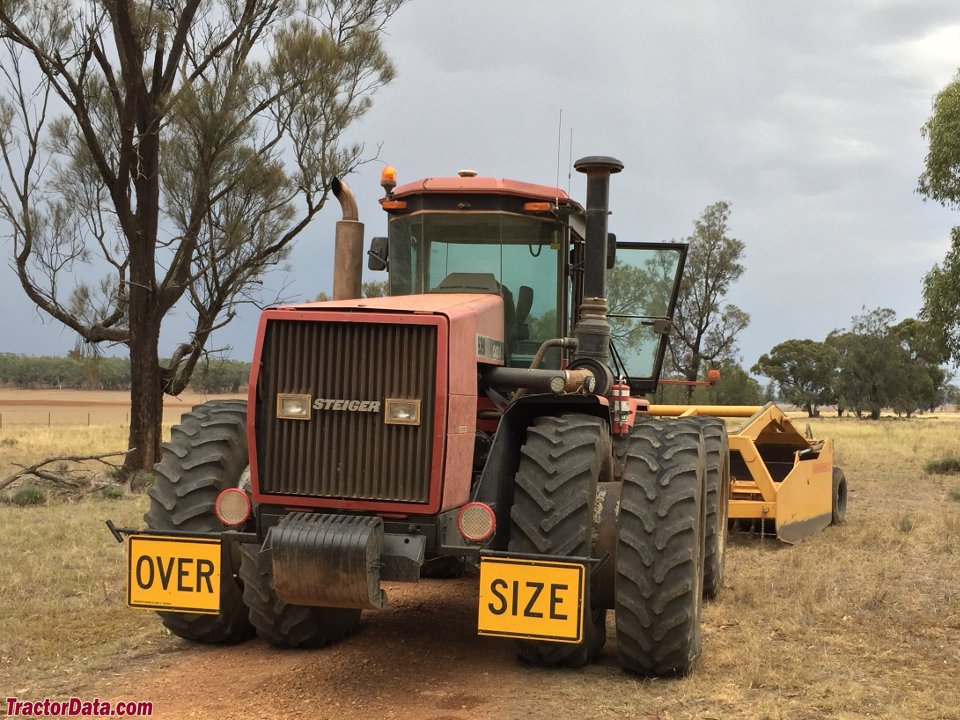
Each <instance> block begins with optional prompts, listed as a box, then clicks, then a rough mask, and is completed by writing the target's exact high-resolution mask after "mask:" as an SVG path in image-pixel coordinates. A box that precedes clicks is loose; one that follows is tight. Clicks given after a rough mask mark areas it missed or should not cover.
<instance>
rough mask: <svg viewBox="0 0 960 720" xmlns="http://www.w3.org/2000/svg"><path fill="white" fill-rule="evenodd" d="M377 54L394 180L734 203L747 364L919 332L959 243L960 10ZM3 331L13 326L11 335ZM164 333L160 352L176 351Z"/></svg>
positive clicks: (678, 9)
mask: <svg viewBox="0 0 960 720" xmlns="http://www.w3.org/2000/svg"><path fill="white" fill-rule="evenodd" d="M386 42H387V47H388V49H389V51H390V52H391V53H392V55H393V57H394V59H395V61H396V64H397V68H398V71H399V74H398V78H397V80H396V81H395V82H394V83H393V84H392V85H391V86H389V87H387V88H385V89H384V90H383V91H381V92H380V93H379V94H378V95H377V96H376V98H375V101H374V106H373V108H372V110H371V111H370V113H369V114H368V116H367V117H366V118H365V119H364V120H363V121H362V122H361V123H358V124H357V126H356V127H355V128H354V129H353V131H352V133H351V135H352V137H353V138H355V139H359V140H362V141H364V142H365V143H366V144H367V146H368V148H369V149H374V148H376V147H377V145H378V144H380V145H381V151H380V160H381V161H383V162H389V163H390V164H393V165H395V166H396V167H397V172H398V176H399V180H400V182H404V181H409V180H412V179H415V178H418V177H423V176H430V175H446V174H453V173H455V172H456V171H457V170H458V169H460V168H464V167H469V168H472V169H475V170H477V171H479V172H480V173H481V174H485V175H495V176H498V177H513V178H516V179H521V180H529V181H533V182H540V183H548V184H549V183H553V182H556V181H557V179H558V177H559V182H560V185H561V187H564V188H566V187H567V186H568V183H569V184H570V187H571V190H572V192H573V194H574V195H575V196H579V197H582V195H583V183H582V181H581V179H580V178H579V177H578V176H577V174H576V173H572V177H570V179H569V180H568V174H569V170H568V167H567V166H568V161H569V159H570V156H571V155H572V156H573V157H574V158H576V157H579V156H582V155H587V154H598V153H602V154H610V155H614V156H616V157H618V158H619V159H621V160H622V161H623V162H624V163H625V165H626V169H625V171H624V172H623V173H622V174H621V175H619V176H617V177H616V179H615V181H614V185H613V187H612V190H611V202H612V206H613V211H614V215H613V217H612V218H611V230H613V231H615V232H617V234H618V237H621V238H623V239H628V238H629V239H638V240H669V239H679V238H682V237H684V236H685V235H687V234H689V232H690V231H691V229H692V223H693V220H694V219H695V218H696V217H698V216H699V214H700V212H701V211H702V210H703V208H704V207H705V206H706V205H708V204H710V203H713V202H716V201H718V200H729V201H731V202H732V203H733V214H732V217H731V232H732V234H733V235H734V236H736V237H738V238H740V239H741V240H743V241H744V242H745V243H746V247H747V251H746V253H747V264H748V271H747V273H746V274H745V276H744V277H743V279H741V281H740V282H739V284H738V285H737V286H736V288H735V291H734V293H733V296H732V298H731V299H732V300H733V301H734V302H736V303H737V304H738V305H740V306H741V307H742V308H743V309H744V310H746V311H747V312H749V313H750V314H751V316H752V318H753V321H752V323H751V325H750V327H749V328H748V330H747V331H746V332H745V333H744V335H743V337H742V342H741V349H742V353H743V360H744V363H745V364H746V365H747V367H749V366H750V365H751V364H753V362H755V361H756V359H757V357H758V356H759V355H760V354H761V353H763V352H766V351H767V350H769V349H770V348H771V347H772V346H773V345H775V344H776V343H778V342H781V341H783V340H786V339H789V338H794V337H810V338H813V339H822V338H823V337H824V336H825V335H826V334H827V333H828V332H829V331H830V330H832V329H835V328H839V327H844V326H846V325H847V324H848V323H849V319H850V316H851V315H853V314H855V313H858V312H859V311H860V309H861V307H863V306H866V307H870V308H872V307H877V306H886V307H891V308H893V309H894V310H896V312H897V314H898V316H899V317H901V318H902V317H907V316H910V315H913V314H915V313H916V312H917V310H918V309H919V306H920V287H921V282H922V277H923V275H924V273H925V272H927V271H928V270H929V269H930V267H931V265H932V264H933V263H934V262H936V261H938V260H939V259H940V258H941V257H942V256H943V253H944V252H945V250H946V248H947V246H948V231H949V228H950V227H951V226H952V225H954V224H958V217H957V215H956V213H952V212H948V211H946V210H943V209H941V208H939V207H938V206H936V205H934V204H931V203H924V202H922V200H921V199H920V198H919V197H918V196H917V195H916V194H915V193H914V188H915V186H916V179H917V176H918V174H919V172H920V171H921V169H922V162H923V157H924V154H925V147H924V144H923V141H922V138H921V137H920V134H919V129H920V127H921V126H922V124H923V122H924V121H925V120H926V118H927V116H928V115H929V112H930V100H931V98H932V96H933V95H934V93H936V92H937V91H938V90H939V89H940V88H941V87H942V86H943V85H944V84H945V83H946V82H948V81H949V80H950V79H951V77H952V76H953V75H954V73H955V72H956V70H957V67H958V66H960V51H958V50H956V48H958V47H960V10H958V9H957V8H956V6H955V4H951V3H945V2H918V3H914V2H867V1H864V2H844V3H837V2H825V1H824V2H808V3H769V2H748V1H745V0H740V1H733V2H725V3H716V2H693V3H657V4H653V3H637V2H626V1H619V2H611V1H607V2H598V3H582V2H572V1H569V0H562V1H561V0H554V1H551V2H539V1H529V2H516V1H515V0H511V1H509V2H508V1H506V0H485V1H484V2H482V3H454V2H442V1H441V0H417V1H415V2H412V3H411V4H410V5H408V6H406V7H404V8H402V9H401V10H400V12H399V13H398V14H397V16H396V17H395V18H394V20H393V21H392V22H391V24H390V26H389V35H388V37H387V39H386ZM561 111H562V117H563V127H562V129H559V122H560V113H561ZM571 129H572V132H573V147H572V148H570V147H569V143H570V132H571ZM558 130H559V132H558ZM558 140H559V142H560V145H561V148H560V152H559V155H560V161H561V167H560V168H559V172H558V167H557V161H558ZM381 164H382V163H378V162H374V163H371V164H370V165H368V166H365V167H364V168H363V169H362V170H361V172H359V173H357V174H356V175H355V176H354V177H351V178H348V179H347V180H348V182H349V183H350V184H351V186H352V187H353V188H354V191H355V192H356V194H357V196H358V199H359V202H360V204H361V219H362V220H364V221H365V222H366V223H367V236H368V237H370V236H372V235H379V234H383V233H384V230H385V226H386V220H385V218H384V217H383V215H382V213H381V212H380V211H379V207H378V206H377V204H376V202H375V200H376V198H377V197H378V196H379V195H380V189H379V187H378V180H379V171H380V167H381ZM337 216H338V211H337V209H336V207H334V206H330V207H329V208H327V209H326V210H325V211H324V213H323V216H322V217H321V219H320V220H319V221H317V222H316V223H315V224H314V226H313V227H312V228H311V229H310V230H309V231H308V232H307V233H306V234H305V236H304V237H303V238H302V239H301V241H300V243H299V245H298V246H297V249H296V250H295V252H294V254H293V257H292V258H291V265H292V267H293V272H292V276H291V277H290V278H289V279H290V280H291V281H292V285H291V289H292V291H293V292H295V293H297V294H299V295H300V296H301V297H303V298H312V297H313V296H314V295H315V294H316V293H317V292H318V291H320V290H327V291H329V289H330V287H331V285H332V280H331V275H330V265H331V262H332V247H333V245H332V238H333V224H334V222H335V220H336V219H337ZM371 277H373V276H371ZM11 279H12V278H11ZM283 280H284V278H283V277H282V276H281V275H279V274H277V275H274V276H273V277H271V278H268V282H269V283H272V284H273V285H275V286H276V285H279V284H280V283H281V282H283ZM0 285H2V284H0ZM0 299H3V300H4V301H5V302H6V303H7V304H8V306H14V307H16V308H18V309H19V312H18V313H17V315H18V316H19V317H20V318H23V317H24V316H30V315H31V314H30V312H29V310H28V309H25V308H29V304H28V303H27V301H26V300H25V299H23V297H22V295H19V294H18V293H17V292H16V291H14V292H12V293H11V292H10V290H9V288H7V289H3V288H2V287H0ZM14 322H19V323H21V324H23V323H25V322H27V323H29V324H30V327H31V328H32V329H33V328H34V327H35V326H34V325H33V324H32V323H30V322H29V320H27V321H25V320H22V319H21V320H19V321H14ZM2 323H6V327H4V326H3V324H2ZM10 324H11V320H10V319H3V320H0V332H2V331H5V332H4V334H5V335H6V336H7V337H10V336H11V326H10ZM173 325H176V323H175V322H174V323H173ZM53 328H54V326H52V325H51V326H49V327H45V328H43V329H42V332H41V331H39V330H38V331H37V332H36V333H31V334H29V335H24V334H23V333H16V332H14V335H15V336H16V337H17V340H16V341H13V340H8V341H7V343H6V344H8V345H11V347H10V349H11V350H14V351H23V352H32V351H34V348H35V347H41V345H40V343H41V337H42V338H50V337H51V333H53V334H54V336H55V337H53V339H52V340H45V341H43V342H45V343H46V344H45V345H43V347H49V346H50V344H53V345H56V346H57V347H58V348H59V350H58V351H62V350H65V349H66V348H65V347H63V346H64V344H65V342H64V340H65V338H64V337H63V335H62V334H59V333H60V331H59V328H57V329H56V330H54V329H53ZM254 332H255V315H254V313H252V312H248V313H245V314H244V315H243V316H242V317H241V318H240V319H239V320H237V321H235V322H234V323H233V324H232V325H231V326H230V327H229V328H228V329H227V330H226V331H224V332H222V333H221V336H220V338H219V339H218V340H219V342H220V343H226V342H229V343H231V344H233V345H234V346H235V347H236V353H235V354H236V355H238V356H241V357H243V356H247V355H249V354H250V352H251V351H252V337H253V335H254ZM58 334H59V335H58ZM166 335H167V336H166V342H167V343H168V345H167V347H170V346H171V345H172V343H174V342H176V341H177V340H178V339H179V337H177V335H176V332H172V331H171V332H169V333H167V334H166ZM34 336H35V339H32V338H33V337H34ZM21 338H22V339H21ZM13 344H15V345H16V346H15V347H14V346H12V345H13ZM69 344H72V340H67V342H66V345H69Z"/></svg>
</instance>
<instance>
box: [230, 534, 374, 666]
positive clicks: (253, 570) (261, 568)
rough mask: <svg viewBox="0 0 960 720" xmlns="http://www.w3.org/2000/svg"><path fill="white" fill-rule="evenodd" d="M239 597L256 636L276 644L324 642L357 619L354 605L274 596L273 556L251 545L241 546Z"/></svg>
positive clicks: (300, 645)
mask: <svg viewBox="0 0 960 720" xmlns="http://www.w3.org/2000/svg"><path fill="white" fill-rule="evenodd" d="M240 550H241V553H242V555H243V562H242V563H241V565H240V577H241V579H242V580H243V599H244V602H246V604H247V607H249V608H250V620H251V622H252V623H253V625H254V626H255V627H256V629H257V634H258V635H260V637H262V638H263V639H264V640H266V641H267V642H268V643H270V644H271V645H275V646H277V647H291V648H308V647H320V646H322V645H327V644H329V643H331V642H333V641H334V640H338V639H340V638H341V637H343V636H344V635H347V634H348V633H350V632H351V631H352V630H353V629H354V628H355V627H356V626H357V622H359V620H360V612H361V611H360V610H359V609H356V608H328V607H309V606H305V605H291V604H290V603H288V602H284V601H283V600H281V599H280V598H279V597H277V591H276V590H275V589H274V584H273V557H272V555H271V553H270V551H269V550H261V548H259V547H257V546H254V545H244V546H242V547H241V549H240Z"/></svg>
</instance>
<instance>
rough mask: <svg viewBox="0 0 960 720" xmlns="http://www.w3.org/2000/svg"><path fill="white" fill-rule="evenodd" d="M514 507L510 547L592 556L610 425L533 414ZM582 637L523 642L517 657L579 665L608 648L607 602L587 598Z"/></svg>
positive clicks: (608, 453)
mask: <svg viewBox="0 0 960 720" xmlns="http://www.w3.org/2000/svg"><path fill="white" fill-rule="evenodd" d="M520 452H521V456H520V466H519V468H518V469H517V475H516V479H515V485H514V498H513V508H512V509H511V511H510V519H511V527H510V544H509V549H510V551H511V552H516V553H533V554H540V555H555V556H557V557H570V556H580V557H590V556H591V550H592V545H593V520H594V506H595V503H596V497H597V483H598V482H599V481H600V480H601V478H603V479H604V480H606V479H608V478H609V475H610V473H611V470H612V449H611V441H610V432H609V430H608V429H607V424H606V423H605V422H604V421H603V420H600V419H599V418H595V417H593V416H591V415H582V414H579V413H568V414H564V415H560V416H557V417H553V416H544V417H538V418H535V419H534V421H533V424H532V425H531V426H530V427H528V428H527V438H526V442H525V443H524V445H523V447H522V448H521V451H520ZM584 603H585V606H584V611H583V612H584V615H583V640H582V641H581V642H579V643H555V642H545V641H538V640H518V641H517V653H518V655H519V656H520V657H521V658H523V659H524V660H527V661H529V662H532V663H536V664H538V665H551V666H558V665H563V666H568V667H579V666H581V665H584V664H586V663H588V662H590V661H591V660H592V659H593V658H594V657H595V656H596V655H597V654H598V653H599V652H600V650H601V649H603V645H604V643H605V642H606V639H607V630H606V616H607V611H606V610H605V609H603V608H593V607H592V604H591V602H590V598H589V595H588V597H586V598H585V599H584Z"/></svg>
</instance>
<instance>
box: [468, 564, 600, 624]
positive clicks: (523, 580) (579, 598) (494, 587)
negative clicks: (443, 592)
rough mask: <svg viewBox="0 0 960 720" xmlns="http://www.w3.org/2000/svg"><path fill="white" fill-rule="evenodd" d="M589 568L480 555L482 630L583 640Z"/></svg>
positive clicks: (478, 621) (480, 621)
mask: <svg viewBox="0 0 960 720" xmlns="http://www.w3.org/2000/svg"><path fill="white" fill-rule="evenodd" d="M585 590H586V568H585V567H584V566H583V565H580V564H577V563H569V562H546V561H542V560H524V559H519V558H494V557H481V558H480V607H479V616H478V620H477V632H479V634H480V635H497V636H501V637H515V638H529V639H534V640H552V641H554V642H568V643H576V642H580V640H581V639H582V637H583V597H584V594H585Z"/></svg>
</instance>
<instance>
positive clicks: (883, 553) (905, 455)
mask: <svg viewBox="0 0 960 720" xmlns="http://www.w3.org/2000/svg"><path fill="white" fill-rule="evenodd" d="M806 422H807V421H805V420H800V419H798V423H799V425H800V427H801V428H802V427H803V425H804V424H805V423H806ZM810 424H811V426H812V429H813V431H814V434H815V435H817V436H821V437H822V436H831V437H833V438H834V439H835V446H836V450H837V462H838V464H839V465H841V466H842V467H843V468H844V471H845V473H846V476H847V480H848V482H849V488H850V496H849V507H848V512H847V522H846V524H844V525H842V526H839V527H832V528H828V529H827V530H826V531H824V532H823V533H820V534H819V535H817V536H814V537H812V538H808V539H806V540H804V541H802V542H800V543H798V544H797V545H794V546H787V545H783V544H780V543H778V542H777V541H775V540H773V539H770V538H767V539H764V540H760V539H759V538H756V537H752V536H743V535H737V536H733V537H732V538H731V544H730V547H729V553H728V563H727V579H726V583H725V587H724V588H723V590H722V591H721V594H720V597H719V598H718V600H717V601H715V602H713V603H710V604H708V605H707V606H706V607H705V611H704V653H703V656H702V660H701V665H700V667H699V668H698V669H697V671H696V672H695V673H694V674H693V675H692V676H691V677H689V678H684V679H680V680H641V679H637V678H635V677H633V676H630V675H628V674H625V673H622V672H621V671H619V669H618V668H617V667H616V662H615V660H614V659H613V658H614V657H615V655H613V654H611V652H610V651H607V652H605V654H604V656H603V657H604V661H603V662H602V663H601V664H600V665H595V666H591V667H588V668H585V669H583V670H582V671H578V672H574V673H571V672H556V671H548V670H537V669H533V668H530V669H527V670H524V674H525V675H526V674H528V675H529V678H530V681H531V683H532V687H536V688H538V690H537V692H536V693H531V697H530V698H525V697H518V698H517V699H516V705H515V706H514V707H513V715H514V716H516V717H520V716H528V715H529V716H530V717H537V716H540V715H539V713H538V712H537V707H536V706H535V703H536V701H537V700H536V698H537V697H539V698H541V699H542V698H543V697H544V694H550V696H551V697H553V698H556V699H557V700H558V701H559V702H561V703H562V707H564V708H566V710H568V711H569V712H568V713H567V714H569V716H570V717H573V716H578V717H580V716H582V717H629V718H660V719H662V720H666V719H668V718H698V719H700V720H708V719H711V718H769V719H771V720H773V719H790V720H807V719H809V720H813V719H814V718H840V719H847V718H868V717H869V718H891V719H892V718H897V719H898V720H899V719H900V718H904V717H909V718H912V719H924V718H928V719H930V720H934V719H941V718H960V689H958V687H957V678H958V677H960V563H958V560H960V502H957V501H956V500H955V499H952V498H953V497H954V495H955V493H956V490H957V488H958V487H960V478H957V477H956V476H950V475H937V474H926V473H925V472H924V470H923V467H924V464H925V463H926V462H927V461H928V460H931V459H939V458H942V457H949V456H960V417H957V416H952V417H939V416H938V417H936V418H918V419H913V420H910V421H905V420H895V419H885V420H881V421H879V422H868V421H857V420H853V419H843V420H837V419H817V420H813V421H810ZM117 430H119V428H118V429H117ZM37 432H38V433H39V432H42V431H37ZM101 432H102V433H103V435H102V436H96V437H94V436H90V437H81V436H80V434H79V433H80V430H79V429H77V430H75V431H73V430H72V431H71V432H70V433H62V434H60V436H59V440H60V441H61V442H63V441H67V442H70V443H77V444H79V446H80V447H84V448H88V447H90V446H92V445H96V444H97V443H100V444H101V446H102V445H103V444H106V446H107V449H110V448H112V447H113V443H115V442H116V439H117V437H119V438H120V439H121V440H122V439H123V438H125V435H124V434H123V433H122V432H120V435H119V436H117V435H115V434H110V433H115V432H116V430H114V429H109V430H103V429H102V430H101ZM29 435H30V434H29V433H25V434H24V435H19V436H16V437H17V442H16V443H15V444H14V445H13V446H12V447H7V446H5V445H3V444H2V443H0V468H2V467H4V466H3V463H4V462H9V458H8V453H9V452H12V451H16V452H20V453H22V455H20V456H18V457H20V458H21V461H22V460H23V459H27V457H26V456H28V455H30V453H32V452H34V450H33V449H32V448H36V449H37V450H38V451H41V452H48V451H49V449H50V448H53V447H55V446H56V444H57V440H58V438H57V437H54V436H49V437H46V438H45V439H44V438H36V439H30V438H29ZM3 437H7V435H6V434H4V435H2V436H0V441H2V438H3ZM34 443H35V444H34ZM27 448H31V449H30V450H27ZM0 472H2V469H0ZM144 507H145V499H144V498H142V497H133V498H131V497H127V498H124V499H122V500H118V501H103V502H99V503H98V502H94V501H92V500H89V501H85V502H83V503H81V504H79V505H49V506H46V507H40V508H25V509H19V508H0V525H2V527H3V528H4V530H5V545H4V549H3V552H2V554H0V577H2V578H3V579H4V580H3V583H0V627H2V628H3V632H2V633H0V687H3V688H5V689H8V691H17V692H20V691H21V690H23V689H24V688H31V689H33V691H35V692H40V691H43V692H46V693H49V692H51V691H52V690H54V689H56V688H57V687H59V686H60V685H64V686H66V685H69V680H70V678H71V676H72V677H76V675H77V674H79V673H83V672H85V671H88V670H89V669H91V668H99V667H105V666H107V665H108V664H109V663H115V664H116V663H118V662H119V660H118V658H125V657H127V656H129V655H130V654H131V653H135V654H146V653H150V652H157V651H169V650H174V649H176V648H178V647H182V645H180V644H178V641H177V640H175V639H174V638H170V637H169V636H167V635H165V634H164V633H163V631H162V629H161V626H160V625H159V623H158V622H157V621H156V619H155V617H154V616H153V615H152V614H151V613H144V612H135V611H132V610H128V609H126V608H125V607H124V606H123V588H124V573H123V566H122V563H123V552H122V549H121V548H120V547H119V546H116V545H115V543H114V542H113V540H112V539H111V538H110V537H109V535H108V533H107V531H106V529H105V528H104V526H103V520H104V519H105V518H107V517H111V518H112V519H114V520H115V521H117V522H125V523H128V524H134V525H135V524H138V523H139V517H140V515H141V513H142V512H143V510H144ZM610 629H611V633H612V631H613V626H612V620H611V626H610ZM612 642H613V638H612V635H611V644H612ZM491 672H492V670H491ZM71 674H72V675H71ZM21 694H27V693H26V692H24V693H21ZM528 705H529V707H528ZM540 709H541V710H542V709H543V708H542V707H541V708H540ZM525 713H526V714H525Z"/></svg>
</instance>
